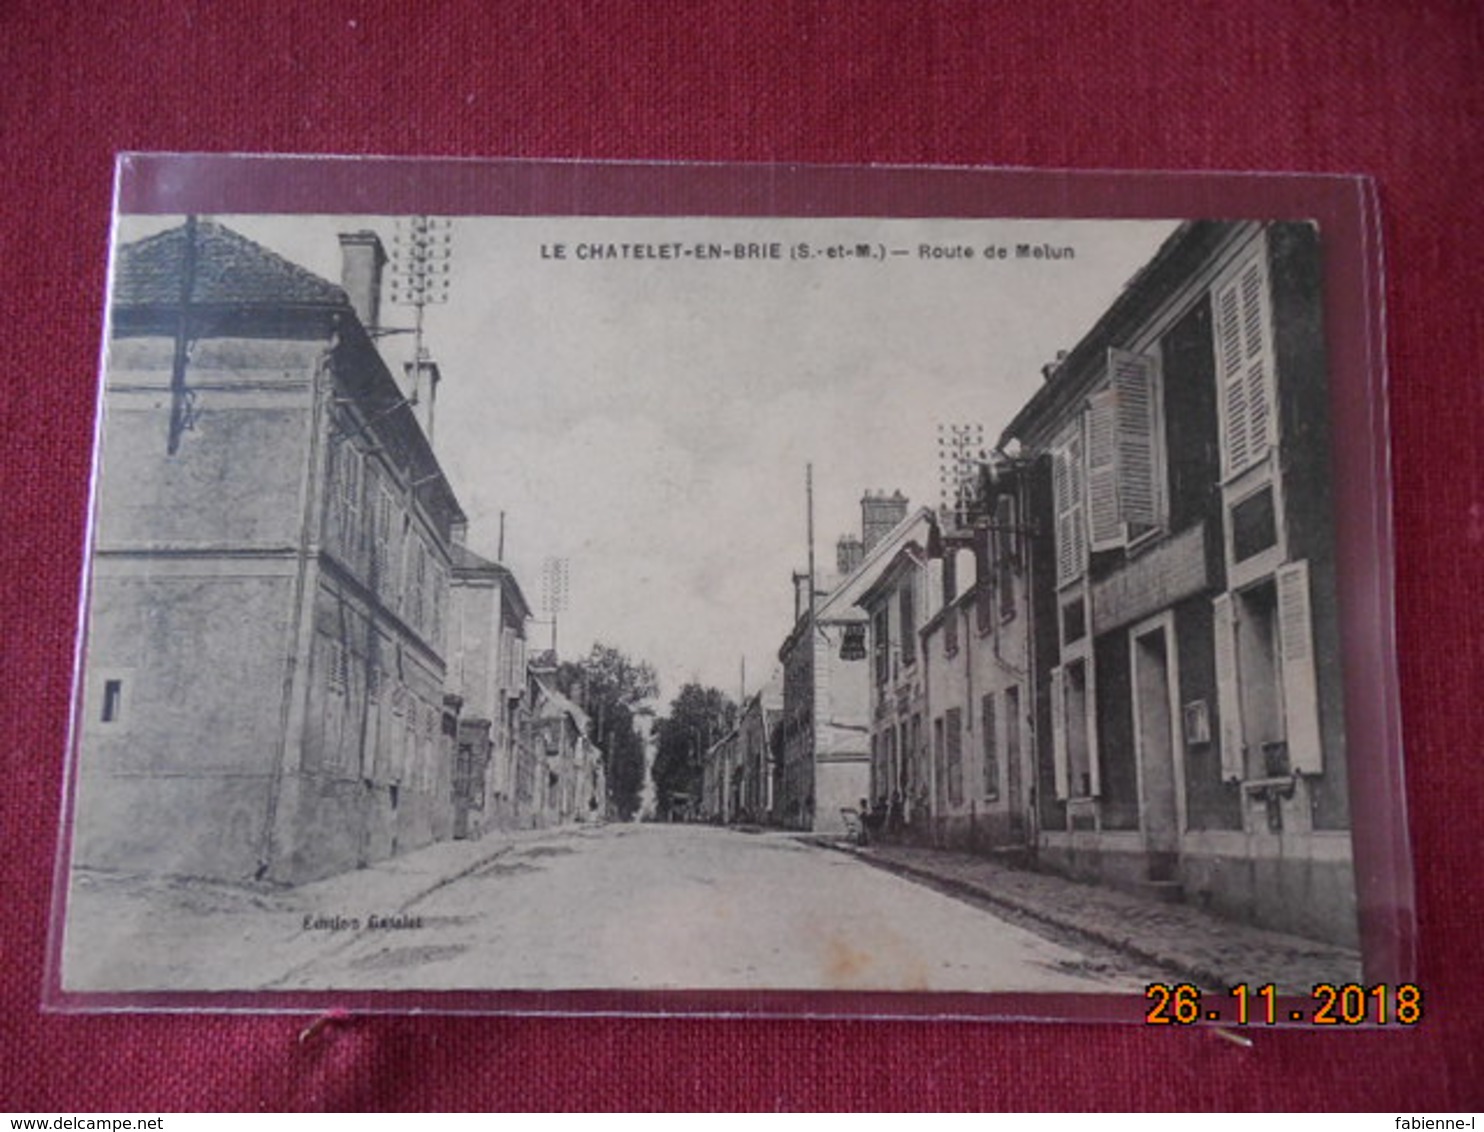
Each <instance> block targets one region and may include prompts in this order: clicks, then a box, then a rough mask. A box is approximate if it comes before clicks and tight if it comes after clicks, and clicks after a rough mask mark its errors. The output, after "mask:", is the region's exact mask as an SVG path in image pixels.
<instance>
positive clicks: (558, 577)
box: [541, 556, 568, 654]
mask: <svg viewBox="0 0 1484 1132" xmlns="http://www.w3.org/2000/svg"><path fill="white" fill-rule="evenodd" d="M567 593H568V586H567V560H566V559H565V558H553V557H550V556H548V557H547V559H546V560H545V561H544V562H543V563H542V564H541V606H542V608H543V609H544V610H545V611H546V613H547V615H548V616H549V617H550V618H551V651H552V653H553V654H555V652H556V647H557V614H559V613H565V612H566V611H567Z"/></svg>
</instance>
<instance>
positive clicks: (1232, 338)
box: [1216, 256, 1273, 478]
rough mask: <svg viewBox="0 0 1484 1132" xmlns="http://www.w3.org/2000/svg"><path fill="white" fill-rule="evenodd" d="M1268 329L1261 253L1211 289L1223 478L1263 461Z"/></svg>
mask: <svg viewBox="0 0 1484 1132" xmlns="http://www.w3.org/2000/svg"><path fill="white" fill-rule="evenodd" d="M1271 356H1272V332H1271V330H1270V326H1269V321H1268V308H1267V279H1266V272H1265V271H1264V269H1263V262H1262V259H1261V257H1260V256H1259V257H1255V258H1254V259H1253V260H1252V261H1251V262H1250V263H1249V264H1248V265H1247V266H1246V267H1244V268H1243V269H1242V271H1241V272H1240V273H1239V274H1238V275H1237V277H1236V278H1234V279H1232V280H1231V281H1230V282H1229V283H1227V284H1226V285H1225V286H1223V287H1222V288H1221V289H1220V290H1219V291H1218V292H1217V293H1216V361H1217V369H1218V371H1219V373H1220V382H1221V391H1222V396H1221V405H1222V441H1223V443H1222V450H1223V456H1224V458H1225V461H1226V475H1227V477H1228V478H1230V477H1232V476H1235V475H1237V474H1238V473H1239V472H1242V471H1244V470H1246V469H1247V468H1249V467H1251V466H1252V465H1253V464H1256V463H1258V462H1259V461H1260V460H1262V459H1263V458H1264V457H1265V456H1266V455H1267V452H1268V448H1269V446H1270V445H1271V444H1272V436H1271V431H1272V418H1273V409H1272V394H1271V393H1270V391H1269V383H1270V378H1271V361H1270V359H1271Z"/></svg>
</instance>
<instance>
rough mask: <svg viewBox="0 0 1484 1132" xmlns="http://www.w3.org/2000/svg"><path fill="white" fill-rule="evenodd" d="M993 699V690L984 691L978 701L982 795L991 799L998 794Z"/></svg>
mask: <svg viewBox="0 0 1484 1132" xmlns="http://www.w3.org/2000/svg"><path fill="white" fill-rule="evenodd" d="M994 701H995V696H994V693H993V692H988V693H986V694H985V696H984V698H983V699H982V700H981V701H980V709H981V711H982V713H983V714H982V718H981V719H980V729H981V730H982V731H983V735H982V736H981V742H982V744H983V747H984V796H985V797H986V798H991V799H993V798H998V797H999V796H1000V757H999V745H998V739H999V736H998V735H997V734H996V733H995V702H994Z"/></svg>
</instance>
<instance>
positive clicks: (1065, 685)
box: [1051, 657, 1102, 799]
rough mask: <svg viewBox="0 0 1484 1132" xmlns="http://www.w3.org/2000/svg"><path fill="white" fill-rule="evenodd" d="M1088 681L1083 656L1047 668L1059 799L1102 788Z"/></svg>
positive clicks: (1090, 794) (1092, 795)
mask: <svg viewBox="0 0 1484 1132" xmlns="http://www.w3.org/2000/svg"><path fill="white" fill-rule="evenodd" d="M1092 683H1093V681H1092V665H1091V663H1090V662H1089V661H1088V660H1087V658H1086V657H1079V658H1077V659H1075V660H1068V661H1067V662H1066V663H1064V664H1062V665H1060V666H1058V667H1056V668H1053V669H1052V670H1051V746H1052V763H1053V766H1054V768H1055V771H1056V796H1057V797H1058V798H1061V799H1066V798H1095V797H1097V796H1098V795H1099V794H1100V793H1101V792H1102V789H1101V783H1100V782H1099V777H1098V743H1097V722H1096V719H1095V717H1094V714H1093V711H1094V704H1095V702H1096V701H1095V699H1094V696H1093V687H1092Z"/></svg>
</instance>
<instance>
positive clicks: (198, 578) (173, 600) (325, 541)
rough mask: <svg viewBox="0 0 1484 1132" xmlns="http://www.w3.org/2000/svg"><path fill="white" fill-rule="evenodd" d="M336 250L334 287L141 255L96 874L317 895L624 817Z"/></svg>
mask: <svg viewBox="0 0 1484 1132" xmlns="http://www.w3.org/2000/svg"><path fill="white" fill-rule="evenodd" d="M340 242H341V250H342V260H343V272H342V282H341V285H338V286H337V285H335V284H332V283H330V282H329V281H327V280H324V279H321V278H319V277H318V276H316V275H314V274H313V273H311V272H309V271H307V270H305V269H303V268H302V267H299V266H298V265H296V264H294V263H291V262H289V261H288V260H285V259H283V258H281V257H279V256H277V255H275V254H274V253H272V252H270V251H268V250H267V249H265V248H263V247H261V246H260V245H258V244H256V243H254V242H252V241H250V240H248V239H246V238H244V237H243V236H241V235H240V234H238V233H237V232H235V231H233V230H231V229H229V228H227V227H225V226H223V225H221V224H217V223H213V222H209V221H197V220H195V219H194V218H192V219H190V220H188V221H187V222H186V223H185V224H183V225H180V226H178V227H175V228H171V229H169V230H167V231H163V232H160V233H158V234H156V235H154V236H150V237H148V238H146V239H143V240H140V241H137V242H134V243H130V244H126V245H123V246H121V247H120V248H119V249H118V250H117V254H116V256H115V263H114V279H113V290H112V303H111V308H110V336H109V341H108V348H107V357H106V363H105V364H106V384H105V396H104V405H103V443H102V453H103V455H102V465H101V470H100V478H99V481H98V487H97V500H96V515H97V521H96V528H95V534H94V544H93V577H92V584H91V590H90V605H89V616H88V627H87V641H86V649H87V652H86V656H87V663H86V672H85V688H84V694H83V698H82V702H81V706H80V708H79V717H78V721H77V731H78V743H77V752H78V753H77V759H76V766H77V771H76V773H77V784H76V808H77V814H76V821H75V830H76V833H75V836H74V841H73V845H72V856H73V861H74V863H75V864H77V865H82V866H89V867H94V868H99V869H111V870H123V871H146V872H151V873H163V874H173V875H189V876H199V877H208V878H218V879H226V880H243V879H258V880H271V881H280V882H290V883H294V882H299V881H304V880H308V879H311V878H316V877H322V876H326V875H329V874H333V873H336V872H340V871H342V870H346V869H350V868H354V867H357V866H364V865H367V864H370V863H372V862H374V861H377V860H381V859H383V858H386V857H390V856H394V855H396V854H398V853H401V852H405V851H407V850H409V849H412V848H416V847H419V846H423V845H427V844H429V843H431V842H434V841H438V840H442V839H446V838H450V837H477V836H479V835H480V834H481V833H482V832H484V831H485V830H487V829H490V828H495V827H513V826H532V825H546V824H552V823H559V822H568V821H580V820H589V819H592V818H596V817H601V816H602V815H603V814H604V812H605V810H606V796H607V789H606V782H605V776H604V766H603V758H602V753H601V752H600V751H598V750H597V749H596V748H595V747H594V746H593V745H592V743H591V742H590V741H589V738H588V734H589V727H588V721H587V718H586V716H585V715H584V713H583V712H582V710H581V709H580V708H579V707H578V706H577V705H575V704H573V703H572V702H571V701H569V700H568V699H567V698H566V697H564V696H562V695H561V694H560V693H559V692H558V691H557V689H556V687H555V685H554V682H553V680H552V674H553V672H554V668H555V664H554V658H552V657H550V656H536V657H534V658H529V659H528V656H527V641H526V626H527V623H528V621H529V620H530V615H531V614H530V608H529V606H528V605H527V603H526V599H525V597H524V595H523V593H522V590H521V587H520V585H519V583H518V581H517V580H516V578H515V576H514V574H513V573H512V572H511V571H510V570H509V569H508V568H507V567H506V566H504V565H502V564H501V563H499V562H495V561H492V560H489V559H487V558H484V557H482V556H480V555H479V554H477V553H475V552H474V551H473V550H471V549H470V548H469V546H468V545H467V539H466V536H467V527H468V523H467V519H466V517H465V514H464V512H463V510H462V509H461V507H460V505H459V501H458V499H457V497H456V495H455V493H454V490H453V487H452V485H450V484H449V482H448V480H447V477H446V476H445V474H444V470H443V468H442V466H441V464H440V463H439V460H438V458H437V455H436V454H435V453H434V451H433V448H432V445H431V443H430V440H429V437H430V436H431V434H432V420H431V415H430V414H431V406H432V398H431V384H432V382H431V381H429V380H428V379H429V378H430V377H431V378H434V379H435V378H436V370H435V368H434V366H433V363H432V362H431V361H428V360H426V359H422V358H419V359H418V360H417V362H416V365H417V368H418V370H419V372H418V373H412V372H411V366H412V364H413V363H409V364H408V366H407V367H403V368H402V370H401V372H400V373H399V372H396V371H395V370H394V368H393V367H392V366H390V365H389V364H388V361H387V358H386V357H385V356H384V354H383V351H382V349H381V340H382V338H383V336H384V335H385V334H386V333H388V332H389V328H388V327H386V326H384V325H383V322H382V319H381V289H382V276H383V271H384V268H385V266H386V263H387V257H386V254H385V252H384V250H383V247H382V244H381V241H380V240H379V238H378V237H377V236H376V235H375V234H374V233H372V232H369V231H358V232H352V233H347V234H345V235H342V236H341V241H340ZM419 379H421V381H420V380H419ZM419 384H423V385H424V386H425V387H426V389H427V391H426V392H425V393H424V395H423V397H422V398H421V403H419V398H418V396H417V392H416V390H417V388H418V386H419ZM163 831H168V835H166V834H165V833H164V832H163Z"/></svg>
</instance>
